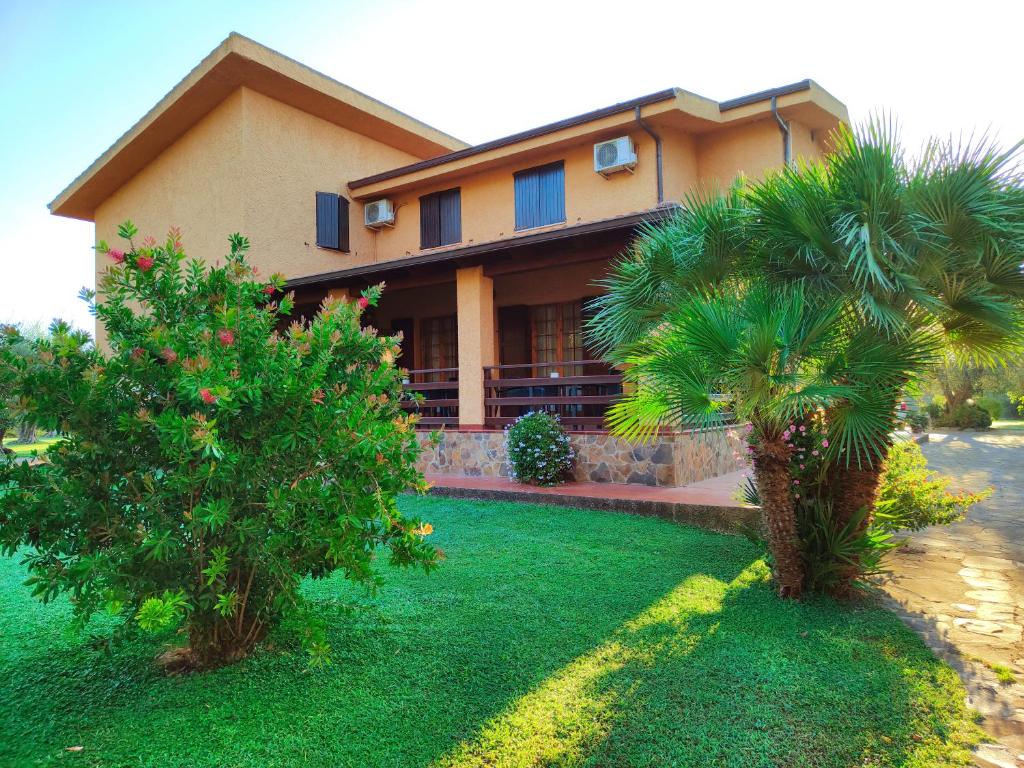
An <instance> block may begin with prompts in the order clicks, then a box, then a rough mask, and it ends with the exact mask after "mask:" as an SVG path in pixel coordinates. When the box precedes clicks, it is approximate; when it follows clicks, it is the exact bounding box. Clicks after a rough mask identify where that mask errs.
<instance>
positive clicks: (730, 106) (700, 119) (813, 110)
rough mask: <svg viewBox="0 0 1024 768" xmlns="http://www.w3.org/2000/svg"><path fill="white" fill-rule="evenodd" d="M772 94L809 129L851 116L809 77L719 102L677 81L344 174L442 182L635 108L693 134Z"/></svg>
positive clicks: (621, 118) (370, 183) (627, 116)
mask: <svg viewBox="0 0 1024 768" xmlns="http://www.w3.org/2000/svg"><path fill="white" fill-rule="evenodd" d="M773 99H774V100H775V104H776V108H777V109H778V110H779V113H780V114H781V115H782V116H783V117H784V118H785V119H789V120H797V121H799V122H801V123H803V124H805V125H807V126H808V127H809V128H811V129H812V130H831V129H832V128H835V127H836V126H837V125H839V123H843V122H848V120H849V116H848V114H847V111H846V107H845V106H844V105H843V104H842V102H840V101H839V100H838V99H836V98H835V97H834V96H832V95H831V94H830V93H828V91H826V90H825V89H824V88H822V87H821V86H819V85H818V84H817V83H815V82H814V81H813V80H801V81H800V82H798V83H791V84H790V85H784V86H780V87H778V88H772V89H770V90H767V91H760V92H758V93H753V94H750V95H748V96H742V97H740V98H737V99H731V100H729V101H724V102H721V103H719V102H716V101H713V100H711V99H707V98H704V97H703V96H698V95H697V94H694V93H690V92H688V91H684V90H682V89H679V88H669V89H667V90H664V91H658V92H657V93H652V94H649V95H647V96H642V97H640V98H638V99H633V100H631V101H625V102H622V103H620V104H614V105H612V106H610V107H605V108H604V109H598V110H595V111H593V112H587V113H585V114H582V115H577V116H575V117H570V118H567V119H565V120H560V121H558V122H556V123H549V124H548V125H543V126H540V127H538V128H534V129H531V130H529V131H523V132H522V133H517V134H513V135H512V136H506V137H504V138H501V139H495V140H494V141H489V142H485V143H484V144H478V145H476V146H472V147H467V148H465V149H460V150H456V151H454V152H449V153H448V154H445V155H440V156H438V157H432V158H429V159H427V160H421V161H419V162H416V163H411V164H410V165H406V166H402V167H400V168H394V169H392V170H389V171H384V172H382V173H377V174H374V175H373V176H367V177H365V178H362V179H356V180H354V181H350V182H349V185H348V186H349V189H350V190H351V191H352V197H353V198H355V199H357V200H368V199H373V198H377V197H382V196H385V195H390V194H395V193H398V192H402V191H405V190H407V189H412V188H415V187H417V186H419V185H421V184H428V183H429V184H433V183H441V182H446V181H448V180H451V179H454V178H457V177H459V176H462V175H465V174H468V173H478V172H480V171H484V170H487V169H489V168H493V167H497V166H500V165H506V164H508V163H512V162H516V161H517V160H519V159H523V160H524V162H525V159H526V158H527V157H528V156H530V155H531V154H534V155H535V154H537V153H538V152H539V151H544V152H550V151H555V150H557V149H558V148H560V147H562V146H567V145H570V144H574V143H578V142H580V141H581V140H589V139H593V140H595V141H596V140H601V139H602V138H603V137H607V136H610V135H613V134H614V133H615V132H619V131H625V130H628V129H629V128H630V127H631V126H632V125H634V124H635V122H636V115H637V111H638V110H639V112H640V116H641V117H642V118H643V120H644V121H645V122H647V123H650V124H652V125H655V126H658V125H665V126H671V127H673V128H676V129H679V130H682V131H687V132H690V133H694V134H703V133H708V132H710V131H715V130H722V129H725V128H728V127H731V126H733V125H740V124H743V123H746V122H752V121H754V120H760V119H765V118H767V117H770V114H771V103H772V100H773Z"/></svg>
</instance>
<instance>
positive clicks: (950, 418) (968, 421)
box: [939, 403, 992, 429]
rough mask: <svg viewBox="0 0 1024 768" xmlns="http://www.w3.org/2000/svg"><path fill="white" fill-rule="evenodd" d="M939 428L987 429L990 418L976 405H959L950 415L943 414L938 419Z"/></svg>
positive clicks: (990, 421) (990, 424) (989, 424)
mask: <svg viewBox="0 0 1024 768" xmlns="http://www.w3.org/2000/svg"><path fill="white" fill-rule="evenodd" d="M939 426H943V427H957V428H959V429H988V428H989V427H990V426H992V416H991V415H990V414H989V412H988V411H986V410H985V409H983V408H981V407H979V406H978V405H977V404H976V403H961V404H960V405H958V406H957V407H956V408H955V409H954V410H953V412H952V413H948V414H944V415H943V416H942V417H941V418H940V419H939Z"/></svg>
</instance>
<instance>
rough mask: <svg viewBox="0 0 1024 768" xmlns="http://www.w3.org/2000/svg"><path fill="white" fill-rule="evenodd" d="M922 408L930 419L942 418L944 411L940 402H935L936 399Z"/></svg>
mask: <svg viewBox="0 0 1024 768" xmlns="http://www.w3.org/2000/svg"><path fill="white" fill-rule="evenodd" d="M924 410H925V412H926V413H927V414H928V415H929V416H930V417H931V419H932V421H938V420H939V419H941V418H942V414H943V413H945V409H944V408H943V406H942V403H939V402H936V400H932V401H931V402H930V403H928V405H926V406H925V409H924Z"/></svg>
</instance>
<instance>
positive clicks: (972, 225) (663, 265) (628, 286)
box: [588, 120, 1024, 594]
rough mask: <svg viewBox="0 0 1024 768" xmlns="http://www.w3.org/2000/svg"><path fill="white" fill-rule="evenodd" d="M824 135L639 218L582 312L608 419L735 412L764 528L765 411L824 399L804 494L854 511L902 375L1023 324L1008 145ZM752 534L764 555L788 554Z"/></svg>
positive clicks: (1019, 204) (971, 357)
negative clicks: (746, 439)
mask: <svg viewBox="0 0 1024 768" xmlns="http://www.w3.org/2000/svg"><path fill="white" fill-rule="evenodd" d="M832 144H833V146H834V148H835V149H834V151H833V153H832V154H831V155H830V156H829V157H828V158H827V159H826V160H823V161H821V162H813V163H803V164H800V165H798V166H795V167H792V168H785V169H783V170H781V171H780V172H777V173H775V174H771V175H769V176H768V177H767V178H766V179H765V180H764V181H761V182H756V183H745V182H742V181H741V182H740V183H739V184H738V185H737V186H736V187H734V188H733V189H732V190H730V192H729V193H728V194H727V195H723V196H708V195H704V196H694V197H691V198H690V199H688V200H686V202H685V206H684V208H683V210H682V211H681V212H679V213H678V214H677V215H676V216H674V217H673V218H672V219H670V220H668V221H667V222H664V223H662V224H660V225H656V226H651V227H649V228H648V229H647V230H646V231H645V232H644V233H643V236H642V237H640V238H639V239H638V241H637V242H636V244H635V245H634V246H633V247H632V248H631V250H630V251H629V252H628V253H627V254H626V255H625V256H624V257H623V258H622V259H621V260H620V261H619V262H618V263H616V265H615V266H614V268H613V271H612V274H611V276H610V277H609V278H608V279H607V280H606V281H605V282H604V285H605V287H606V288H607V294H606V295H604V296H601V297H598V298H597V299H595V300H594V302H593V304H592V309H594V310H595V314H594V316H593V318H592V320H591V321H590V323H589V324H588V332H589V334H590V338H591V341H592V343H593V344H595V345H596V346H597V347H598V348H599V349H600V350H601V351H603V352H604V353H606V354H607V356H608V357H609V358H610V359H611V360H612V361H613V362H615V363H619V364H621V365H624V366H628V368H627V377H628V378H629V379H630V380H631V381H632V383H633V384H634V388H633V391H632V393H631V394H630V395H629V396H627V397H626V398H625V399H624V400H622V401H620V403H619V404H618V405H617V406H616V408H615V409H614V410H613V412H612V420H611V421H612V427H613V429H614V430H615V431H617V432H618V433H619V434H622V435H624V436H627V437H630V438H636V439H641V438H643V437H645V436H646V435H649V434H651V433H653V432H654V431H655V430H656V429H659V428H680V427H684V426H695V427H697V428H706V427H709V426H713V425H715V424H716V423H717V422H719V421H720V420H721V418H722V412H723V411H724V404H725V403H735V404H736V411H737V415H738V417H739V418H741V419H742V418H747V419H749V420H750V421H751V422H752V423H753V424H754V433H753V436H752V441H751V446H752V448H753V453H752V456H753V459H754V467H755V476H756V477H757V483H758V486H759V491H760V495H761V497H762V499H763V500H764V504H762V509H763V510H764V513H765V519H766V522H767V523H768V528H769V531H770V533H771V531H772V530H773V527H774V526H776V524H779V523H780V521H782V524H784V525H785V526H789V525H790V521H792V520H793V518H794V515H795V512H794V510H793V508H792V500H790V501H787V500H786V498H785V496H786V494H785V493H784V492H783V491H782V490H781V489H786V488H788V487H789V486H790V484H791V483H792V480H793V479H794V478H793V477H792V474H791V464H790V461H789V458H790V454H789V450H790V449H789V448H788V447H787V446H786V445H785V444H784V442H781V443H780V435H781V431H782V425H783V424H788V423H790V422H791V421H792V420H793V419H794V418H797V417H801V416H802V415H803V414H805V413H807V412H809V411H812V410H817V409H819V408H821V409H824V415H823V423H824V429H825V432H826V434H827V435H828V439H829V442H830V445H831V446H832V447H831V448H830V449H829V451H828V453H827V455H826V465H825V466H824V467H823V469H822V473H823V475H822V478H821V485H820V487H821V488H822V492H823V493H824V494H825V496H824V497H823V500H824V501H827V502H830V503H831V507H830V510H831V513H832V517H831V520H832V522H833V523H834V524H835V525H836V526H837V530H842V529H843V528H845V527H846V526H847V524H848V522H849V521H850V520H851V519H854V518H855V517H856V518H857V519H859V520H860V521H861V523H860V524H861V527H862V531H863V530H866V528H867V526H868V525H869V524H870V514H869V515H861V514H860V511H861V510H862V509H870V508H871V507H872V506H873V502H874V500H875V494H876V491H877V487H878V482H879V476H880V472H881V466H882V463H883V462H884V459H885V456H886V454H887V452H888V449H889V446H890V444H891V442H892V436H891V435H892V431H893V427H894V422H895V419H894V416H893V414H894V411H895V409H896V406H897V404H898V402H899V400H900V398H901V397H902V394H903V392H904V391H905V390H906V388H907V387H908V385H912V384H915V383H916V381H917V380H918V379H919V378H920V376H921V374H922V373H924V372H925V371H926V370H927V369H928V368H929V366H931V365H934V364H936V363H938V362H940V361H941V360H942V359H944V355H946V354H947V353H948V354H949V355H950V356H951V357H952V359H955V360H959V361H963V362H965V363H969V364H972V365H993V364H996V363H998V362H1001V361H1005V360H1007V359H1009V358H1010V357H1011V356H1012V355H1014V354H1016V353H1017V352H1018V351H1019V349H1020V346H1021V342H1022V339H1024V335H1022V333H1021V329H1022V327H1024V272H1022V271H1021V269H1020V264H1021V262H1022V261H1024V187H1022V184H1021V177H1020V175H1019V170H1018V166H1017V159H1018V157H1017V154H1016V153H1017V149H1016V148H1015V149H1013V150H1011V151H1009V152H1002V151H1000V150H999V149H998V148H996V147H995V146H994V145H992V144H990V143H986V142H984V141H983V142H981V143H979V144H971V143H961V142H958V141H956V140H950V141H945V142H942V141H932V142H929V143H928V144H927V145H926V147H925V149H924V151H923V153H922V154H921V156H920V158H921V159H920V160H918V161H915V162H911V161H908V159H907V158H906V156H905V155H904V153H903V151H902V149H901V147H900V145H899V141H898V137H897V136H896V133H895V130H894V128H893V125H892V124H891V123H888V122H885V121H884V120H878V121H874V122H872V123H869V124H868V125H867V126H865V127H864V128H863V129H861V130H859V131H856V132H854V131H850V130H847V129H845V128H844V129H841V130H840V131H839V132H838V133H836V134H835V135H834V136H833V137H832ZM763 297H769V298H767V299H766V298H763ZM758 304H759V305H760V306H758ZM872 379H874V380H872ZM759 467H760V468H759ZM769 484H770V486H771V489H770V490H771V492H770V493H769V488H768V487H767V485H769ZM790 530H791V529H789V528H786V530H783V529H782V528H779V529H778V531H777V532H776V534H772V535H776V537H777V538H778V537H779V536H781V539H785V540H788V539H790V538H791V534H790ZM772 547H773V553H774V554H775V560H776V567H777V568H778V567H780V564H782V563H784V562H788V561H789V560H790V558H789V557H786V558H783V557H780V550H778V549H777V548H776V545H775V544H772ZM788 551H789V552H790V553H792V552H793V551H794V548H793V547H789V549H788ZM777 575H778V574H777ZM790 575H791V576H792V574H790ZM780 591H782V592H783V593H788V594H794V593H797V592H799V590H798V589H796V590H794V589H793V588H792V585H787V586H784V587H783V588H782V589H781V590H780Z"/></svg>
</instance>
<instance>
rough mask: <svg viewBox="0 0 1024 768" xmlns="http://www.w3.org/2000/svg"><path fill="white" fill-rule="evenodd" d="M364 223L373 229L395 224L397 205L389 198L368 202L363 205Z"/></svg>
mask: <svg viewBox="0 0 1024 768" xmlns="http://www.w3.org/2000/svg"><path fill="white" fill-rule="evenodd" d="M363 223H364V224H366V226H368V227H370V228H372V229H379V228H380V227H391V226H394V224H395V207H394V206H393V205H392V204H391V201H390V200H388V199H387V198H385V199H383V200H374V201H373V202H372V203H367V204H366V205H365V206H364V207H363Z"/></svg>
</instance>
